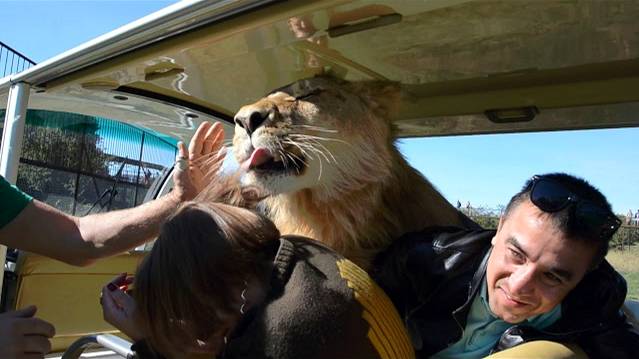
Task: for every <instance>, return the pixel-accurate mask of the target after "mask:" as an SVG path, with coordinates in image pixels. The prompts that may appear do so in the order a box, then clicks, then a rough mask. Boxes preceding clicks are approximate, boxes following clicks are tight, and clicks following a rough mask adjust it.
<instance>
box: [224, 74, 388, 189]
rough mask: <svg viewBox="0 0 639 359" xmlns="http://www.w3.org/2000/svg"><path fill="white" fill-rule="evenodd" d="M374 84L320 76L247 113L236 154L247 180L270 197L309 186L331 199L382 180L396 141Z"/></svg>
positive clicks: (241, 118) (241, 117) (240, 117)
mask: <svg viewBox="0 0 639 359" xmlns="http://www.w3.org/2000/svg"><path fill="white" fill-rule="evenodd" d="M375 86H378V88H379V85H376V84H370V86H367V85H366V84H351V83H342V82H339V81H337V80H332V79H330V78H325V77H316V78H312V79H307V80H301V81H298V82H296V83H294V84H292V85H289V86H287V87H284V88H282V89H279V90H276V91H274V92H273V93H271V94H269V95H268V96H266V97H264V98H262V99H260V100H259V101H257V102H255V103H253V104H251V105H246V106H244V107H242V108H241V109H240V110H239V111H238V113H237V114H236V115H235V124H236V126H235V136H234V138H233V145H234V148H233V150H234V153H235V157H236V159H237V161H238V162H239V163H240V166H241V167H242V168H243V169H244V170H246V171H247V172H246V173H247V174H246V176H245V178H244V182H245V183H247V184H249V185H256V186H259V187H261V188H263V189H264V190H265V191H266V192H267V193H268V194H271V195H273V194H280V193H285V192H294V191H299V190H302V189H306V188H311V189H316V190H318V191H319V192H322V191H323V192H324V194H325V195H328V196H331V195H335V194H337V193H339V192H343V191H350V190H354V189H357V188H358V187H361V186H362V184H363V183H364V182H367V181H378V180H381V179H382V177H383V176H385V175H387V174H388V172H389V170H388V167H389V163H388V162H389V161H390V152H391V147H392V146H393V143H392V139H391V129H390V123H389V121H388V119H387V118H386V117H387V116H386V114H385V109H384V108H383V106H382V105H380V104H382V103H383V102H384V101H378V100H377V99H376V98H375V97H374V95H373V92H374V91H372V90H373V89H372V88H373V87H375ZM382 92H383V91H382ZM385 95H387V96H390V95H389V94H388V93H386V94H385ZM384 100H388V99H387V98H386V99H384Z"/></svg>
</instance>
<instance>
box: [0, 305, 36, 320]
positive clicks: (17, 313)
mask: <svg viewBox="0 0 639 359" xmlns="http://www.w3.org/2000/svg"><path fill="white" fill-rule="evenodd" d="M37 310H38V308H36V306H35V305H30V306H27V307H24V308H22V309H18V310H12V311H10V312H5V313H2V314H0V318H31V317H33V315H34V314H35V313H36V311H37Z"/></svg>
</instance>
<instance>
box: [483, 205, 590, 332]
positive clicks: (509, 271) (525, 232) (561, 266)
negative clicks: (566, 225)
mask: <svg viewBox="0 0 639 359" xmlns="http://www.w3.org/2000/svg"><path fill="white" fill-rule="evenodd" d="M492 244H493V250H492V252H491V254H490V258H489V259H488V267H487V270H486V280H487V285H488V297H489V298H488V301H489V305H490V310H491V311H492V312H493V313H494V314H495V315H496V316H497V317H499V318H501V319H502V320H504V321H506V322H508V323H519V322H522V321H524V320H525V319H527V318H530V317H532V316H535V315H538V314H542V313H546V312H549V311H550V310H552V309H553V308H554V307H555V306H556V305H557V304H559V303H561V301H562V300H563V299H564V298H565V296H566V295H567V294H568V293H569V292H570V291H571V290H572V289H573V288H574V287H575V286H576V285H577V283H579V281H580V280H581V279H582V278H583V276H584V275H585V274H586V272H587V270H588V267H589V265H590V263H591V261H592V259H593V257H594V255H595V251H596V248H595V246H593V245H591V244H588V243H585V242H582V241H577V240H572V239H568V238H566V237H565V236H564V234H563V233H561V232H560V231H559V230H557V228H556V226H555V225H554V223H553V221H552V219H551V218H550V217H549V216H548V215H547V214H545V213H544V212H542V211H541V210H540V209H539V208H537V207H536V206H535V205H534V204H532V202H530V201H529V200H527V201H524V202H522V203H521V204H520V205H518V206H517V207H515V208H513V209H512V210H511V212H510V213H509V214H508V216H507V217H504V218H502V220H500V222H499V229H498V230H497V234H496V235H495V237H494V238H493V240H492Z"/></svg>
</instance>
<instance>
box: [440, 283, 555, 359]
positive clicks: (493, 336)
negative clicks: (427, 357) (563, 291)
mask: <svg viewBox="0 0 639 359" xmlns="http://www.w3.org/2000/svg"><path fill="white" fill-rule="evenodd" d="M484 278H485V277H484ZM559 318H561V304H559V305H557V306H556V307H555V308H553V309H552V310H551V311H550V312H548V313H544V314H539V315H536V316H534V317H531V318H528V319H526V321H525V322H524V324H526V325H529V326H531V327H533V328H536V329H544V328H547V327H549V326H550V325H552V324H553V323H555V322H556V321H557V320H559ZM511 326H513V324H510V323H506V322H505V321H503V320H501V319H499V318H498V317H496V316H495V315H494V314H493V312H492V311H491V310H490V306H489V304H488V290H487V286H486V279H484V280H483V284H482V286H481V289H480V295H478V296H475V299H474V300H473V304H472V305H471V308H470V311H469V312H468V318H467V320H466V328H464V333H463V335H462V337H461V339H459V340H458V341H457V342H456V343H454V344H453V345H451V346H449V347H448V348H446V349H444V350H442V351H440V352H438V353H436V354H435V355H433V356H432V358H438V359H443V358H456V359H459V358H461V359H464V358H481V357H485V356H487V355H488V354H489V353H490V350H491V349H492V348H493V347H494V346H495V344H496V343H497V341H498V340H499V338H500V337H501V335H502V334H503V333H504V332H505V331H506V329H508V328H510V327H511Z"/></svg>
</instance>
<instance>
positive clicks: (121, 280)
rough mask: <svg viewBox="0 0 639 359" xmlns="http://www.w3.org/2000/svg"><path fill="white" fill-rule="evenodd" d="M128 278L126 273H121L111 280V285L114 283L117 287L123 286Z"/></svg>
mask: <svg viewBox="0 0 639 359" xmlns="http://www.w3.org/2000/svg"><path fill="white" fill-rule="evenodd" d="M126 278H127V274H126V272H125V273H120V274H118V275H117V277H115V278H113V279H111V281H110V282H109V283H113V284H114V285H116V286H121V285H123V284H124V283H125V281H126ZM107 285H108V284H107Z"/></svg>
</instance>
